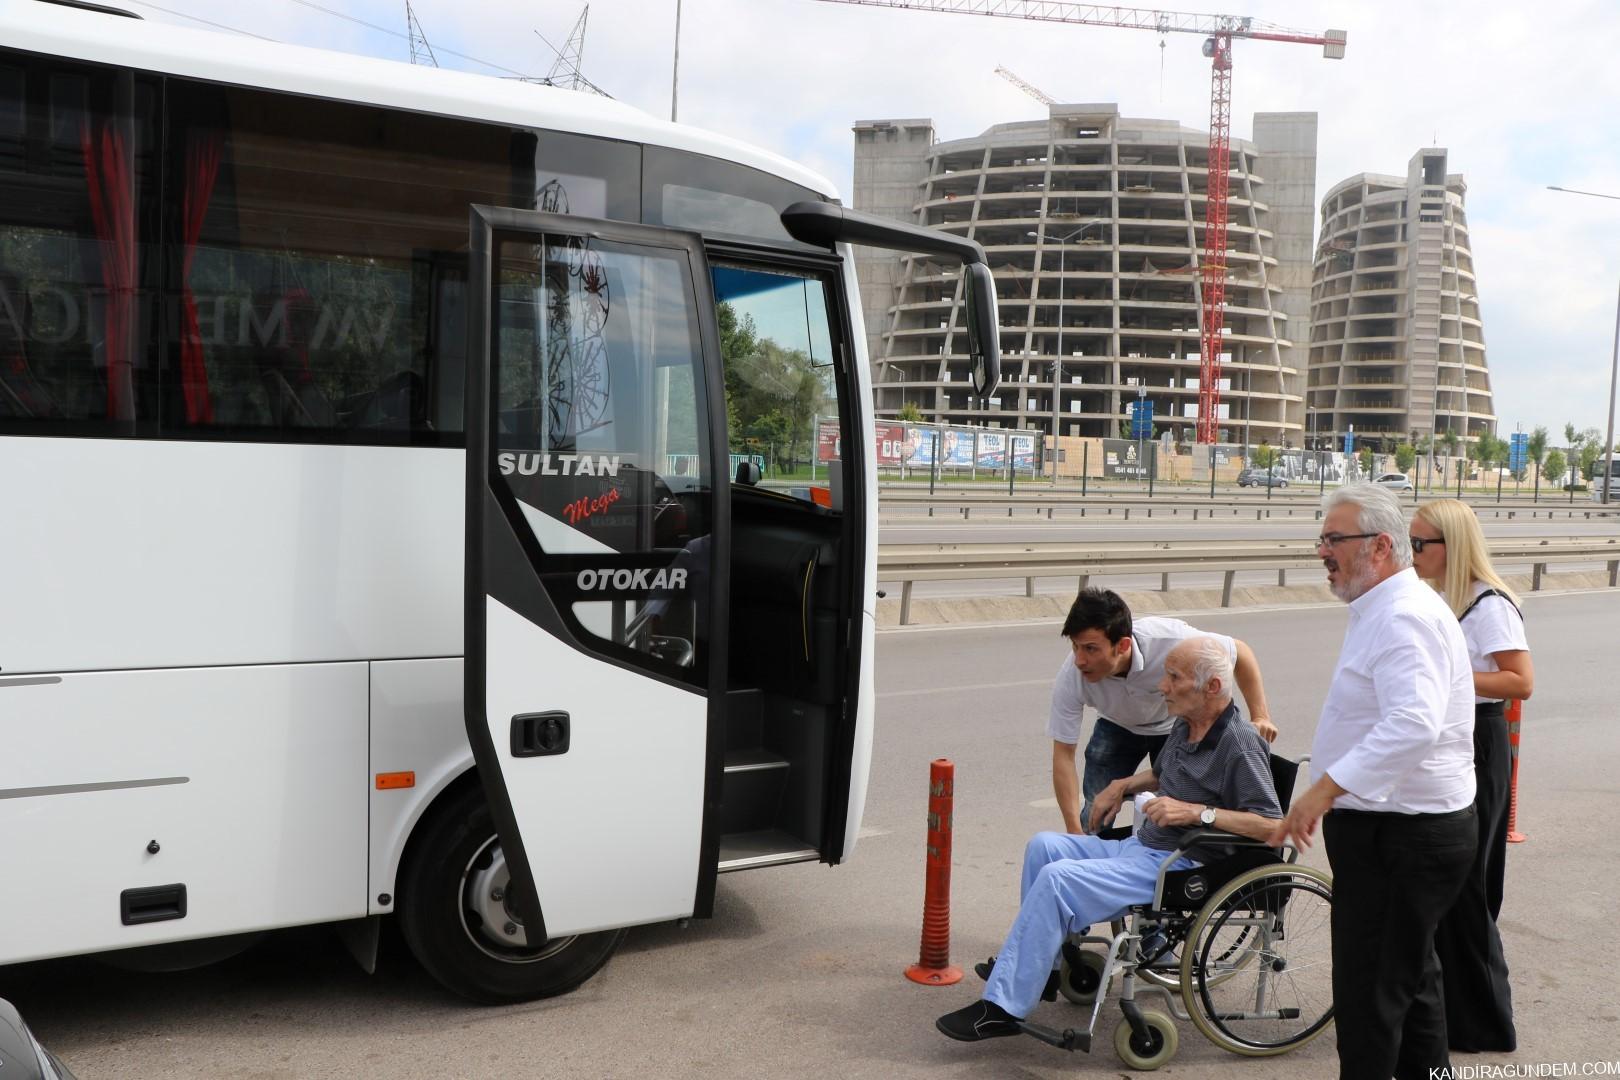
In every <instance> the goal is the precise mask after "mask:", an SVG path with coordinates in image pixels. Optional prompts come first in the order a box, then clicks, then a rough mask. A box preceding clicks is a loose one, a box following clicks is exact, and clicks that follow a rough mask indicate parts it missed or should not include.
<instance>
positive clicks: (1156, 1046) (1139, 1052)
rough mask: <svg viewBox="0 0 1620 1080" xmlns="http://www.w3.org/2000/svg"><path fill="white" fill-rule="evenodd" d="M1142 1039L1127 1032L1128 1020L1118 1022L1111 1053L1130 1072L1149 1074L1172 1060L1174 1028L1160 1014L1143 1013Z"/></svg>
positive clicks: (1171, 1023)
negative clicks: (1132, 1070) (1140, 1071)
mask: <svg viewBox="0 0 1620 1080" xmlns="http://www.w3.org/2000/svg"><path fill="white" fill-rule="evenodd" d="M1142 1020H1143V1022H1144V1023H1146V1024H1147V1026H1148V1030H1147V1034H1146V1036H1138V1035H1137V1034H1136V1032H1134V1031H1132V1030H1131V1022H1130V1021H1129V1020H1121V1021H1120V1022H1119V1026H1118V1027H1116V1028H1115V1029H1114V1052H1115V1053H1116V1054H1118V1055H1119V1060H1121V1061H1123V1062H1124V1063H1125V1064H1126V1065H1128V1066H1130V1067H1131V1068H1133V1069H1141V1070H1142V1071H1144V1072H1152V1071H1153V1070H1154V1069H1157V1068H1158V1067H1159V1066H1161V1065H1163V1064H1164V1063H1165V1062H1167V1061H1169V1060H1170V1059H1171V1058H1173V1057H1175V1056H1176V1040H1177V1035H1176V1025H1175V1023H1174V1022H1173V1021H1172V1020H1171V1019H1170V1018H1169V1017H1168V1016H1166V1015H1164V1013H1159V1012H1144V1013H1143V1014H1142Z"/></svg>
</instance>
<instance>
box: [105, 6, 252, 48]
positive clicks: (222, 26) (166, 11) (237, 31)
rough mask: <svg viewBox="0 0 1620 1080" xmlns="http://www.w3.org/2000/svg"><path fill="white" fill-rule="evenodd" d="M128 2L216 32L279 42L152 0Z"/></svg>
mask: <svg viewBox="0 0 1620 1080" xmlns="http://www.w3.org/2000/svg"><path fill="white" fill-rule="evenodd" d="M126 2H127V3H131V4H139V5H140V6H141V7H147V8H151V9H152V10H153V11H161V12H163V14H165V15H173V16H175V17H176V18H180V19H190V20H191V21H192V22H200V23H202V24H203V25H204V26H212V27H213V28H214V29H216V30H227V31H229V32H230V33H233V34H242V35H244V36H246V37H250V38H258V39H259V40H260V41H272V42H274V41H276V40H277V39H276V38H272V37H265V36H264V35H263V34H255V33H253V32H252V31H250V30H242V29H239V28H238V27H235V26H226V25H225V24H224V23H217V22H210V21H209V20H207V19H204V18H201V17H199V16H197V15H188V14H187V13H186V12H184V11H174V10H173V9H171V8H166V7H160V6H159V5H157V4H153V3H151V2H150V0H126Z"/></svg>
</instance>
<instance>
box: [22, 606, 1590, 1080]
mask: <svg viewBox="0 0 1620 1080" xmlns="http://www.w3.org/2000/svg"><path fill="white" fill-rule="evenodd" d="M1617 614H1620V606H1617V602H1616V598H1615V594H1614V593H1613V592H1612V591H1605V592H1594V593H1588V594H1581V595H1562V596H1537V597H1533V598H1531V599H1530V600H1529V601H1528V603H1527V615H1528V619H1529V624H1530V635H1531V642H1532V645H1533V646H1534V648H1535V656H1536V667H1537V690H1536V695H1535V697H1534V699H1533V700H1532V701H1531V702H1530V703H1529V705H1528V706H1527V711H1526V719H1525V725H1524V757H1523V763H1522V773H1521V780H1520V806H1519V826H1520V828H1521V830H1522V831H1524V832H1525V833H1526V834H1528V836H1529V840H1528V842H1526V843H1524V844H1519V845H1514V846H1513V847H1512V848H1511V849H1510V852H1509V867H1508V882H1507V901H1506V906H1505V909H1504V911H1503V916H1502V922H1501V925H1502V929H1503V934H1504V938H1505V941H1506V946H1507V953H1508V960H1509V963H1510V964H1511V966H1512V969H1513V986H1514V992H1515V999H1516V1005H1517V1010H1518V1021H1519V1034H1520V1045H1521V1049H1520V1050H1519V1051H1518V1052H1517V1053H1515V1054H1512V1055H1502V1056H1498V1055H1464V1056H1459V1058H1458V1059H1457V1061H1458V1064H1477V1065H1484V1064H1492V1065H1513V1066H1515V1067H1518V1068H1529V1067H1531V1066H1534V1065H1536V1064H1542V1063H1552V1062H1578V1063H1586V1062H1617V1061H1620V1006H1616V1005H1615V1004H1614V1001H1615V994H1614V971H1615V967H1616V960H1617V959H1620V948H1617V944H1620V931H1617V928H1616V923H1615V921H1614V920H1613V919H1611V918H1609V917H1608V916H1609V915H1610V914H1611V913H1612V911H1613V909H1614V906H1615V901H1614V898H1615V897H1616V896H1617V895H1620V860H1616V859H1615V857H1614V850H1615V844H1614V824H1613V823H1614V822H1615V821H1616V820H1620V780H1617V778H1616V775H1615V767H1616V762H1617V761H1620V726H1617V725H1616V724H1615V722H1614V714H1615V706H1614V692H1615V690H1614V688H1615V681H1614V678H1613V671H1614V670H1615V656H1616V653H1615V650H1616V647H1617V645H1616V635H1615V630H1616V628H1617V626H1620V619H1617ZM1195 621H1196V622H1198V623H1199V624H1200V625H1204V626H1207V627H1208V628H1210V629H1212V630H1219V631H1222V632H1227V633H1233V634H1236V635H1238V636H1240V637H1242V638H1244V639H1245V640H1247V641H1248V642H1249V643H1250V644H1251V645H1253V646H1254V648H1255V649H1256V651H1257V653H1258V655H1259V657H1260V659H1261V663H1262V665H1263V668H1264V671H1265V675H1266V683H1267V689H1268V693H1269V696H1270V698H1271V704H1272V709H1273V714H1274V716H1275V717H1276V719H1277V720H1278V723H1279V725H1280V726H1281V728H1282V736H1281V740H1280V746H1281V748H1282V749H1283V750H1284V751H1285V752H1287V753H1290V754H1298V753H1301V752H1304V751H1305V750H1306V749H1307V748H1308V747H1309V745H1310V739H1311V734H1312V731H1313V728H1314V724H1315V717H1316V714H1317V710H1318V708H1319V707H1320V703H1321V694H1322V690H1323V687H1324V684H1325V681H1326V679H1327V677H1328V674H1329V672H1330V671H1331V668H1332V664H1333V660H1334V656H1335V653H1336V651H1337V648H1338V644H1339V641H1340V638H1341V636H1342V632H1343V627H1344V621H1345V613H1344V610H1343V608H1342V607H1340V606H1338V605H1332V606H1324V607H1315V608H1302V609H1294V610H1286V611H1265V612H1254V613H1242V612H1233V613H1224V614H1220V615H1210V616H1205V617H1199V618H1197V619H1195ZM1062 655H1063V644H1062V642H1061V641H1060V640H1059V639H1058V638H1057V634H1056V628H1055V627H1054V626H1048V625H1040V626H1000V627H994V628H976V629H975V628H965V629H908V630H896V631H887V632H884V633H882V634H880V636H879V644H878V660H879V695H880V700H879V703H878V706H879V707H878V713H879V731H878V736H877V743H876V751H875V757H874V762H873V768H872V777H871V781H872V782H871V788H870V793H869V797H868V801H867V812H866V818H865V824H866V830H867V833H866V836H865V838H864V839H863V840H862V841H861V843H860V846H859V849H858V850H857V852H856V853H855V856H854V858H853V860H852V861H851V862H850V863H848V864H847V865H845V866H841V867H836V868H827V867H823V866H819V865H798V866H790V867H781V868H776V869H770V870H760V871H753V872H748V873H742V874H734V875H727V876H725V877H722V878H721V882H720V888H719V895H718V900H717V910H716V916H715V918H713V919H712V920H708V921H704V922H698V923H693V924H692V925H691V926H690V927H688V928H685V929H682V928H680V927H678V926H675V925H663V926H654V927H644V928H639V929H636V930H633V931H631V933H630V937H629V938H628V940H627V941H626V944H625V946H624V948H623V949H622V950H621V952H620V953H619V954H618V955H617V956H616V957H615V958H614V959H613V961H612V962H611V963H610V964H609V965H608V966H607V968H606V969H604V970H603V971H602V972H601V973H600V974H599V975H598V976H597V977H596V978H595V979H593V980H592V981H591V982H589V983H587V984H586V985H585V986H584V987H582V988H581V989H580V990H578V991H576V992H575V993H573V994H570V995H568V996H566V997H563V998H559V999H553V1000H550V1001H545V1002H539V1003H535V1004H532V1005H526V1006H516V1007H510V1008H499V1009H487V1008H478V1007H474V1006H469V1005H466V1004H464V1003H462V1002H460V1001H458V1000H456V999H454V998H452V997H449V996H448V995H446V994H445V993H444V992H442V991H441V990H439V989H438V987H437V986H436V985H435V984H434V983H433V982H432V981H431V980H429V979H428V978H427V977H426V976H425V975H424V974H423V973H422V972H421V971H420V970H419V969H418V968H417V967H416V965H415V964H414V962H413V961H412V960H411V958H410V957H409V955H408V954H407V953H406V952H405V950H404V949H403V947H402V946H401V945H400V944H399V942H398V941H397V939H393V938H385V941H384V955H383V961H382V965H381V968H380V970H379V972H378V973H377V974H376V975H374V976H367V975H364V974H363V973H361V972H360V971H359V970H358V969H356V968H355V966H354V965H353V963H352V962H351V961H350V960H349V959H348V956H347V954H346V953H345V952H344V950H343V949H342V947H341V946H340V945H339V944H338V943H337V941H336V940H335V938H334V937H333V936H332V935H331V934H330V933H329V932H327V931H323V930H318V929H316V930H300V931H292V932H286V933H281V934H276V935H272V936H271V938H269V939H268V940H267V941H266V942H265V943H264V944H263V945H261V946H260V947H258V948H256V949H255V950H253V951H251V952H249V953H247V954H245V955H243V956H241V957H238V958H236V959H234V960H231V961H227V962H225V963H222V964H219V965H216V966H214V967H211V968H206V969H201V970H197V971H191V972H182V973H176V974H168V975H136V974H131V973H127V972H122V971H116V970H112V969H109V968H106V967H104V966H102V965H101V964H99V963H97V962H95V961H92V960H85V959H73V960H64V961H52V962H45V963H39V964H32V965H26V966H21V967H16V968H11V969H0V995H3V996H6V997H8V998H11V999H12V1000H13V1001H15V1002H16V1003H17V1004H18V1005H19V1006H20V1007H21V1008H22V1010H23V1013H24V1015H25V1016H26V1017H27V1018H28V1019H29V1020H30V1021H31V1022H32V1023H33V1024H34V1025H35V1027H36V1028H37V1030H38V1032H39V1034H40V1035H41V1037H42V1038H44V1040H45V1041H46V1042H47V1043H48V1044H49V1045H50V1046H52V1047H53V1048H54V1049H56V1050H57V1051H58V1052H59V1053H60V1054H61V1055H62V1056H63V1057H64V1058H65V1059H66V1060H67V1061H68V1063H69V1064H70V1065H71V1066H72V1067H73V1068H74V1069H75V1070H76V1071H77V1073H78V1074H79V1076H80V1077H82V1078H83V1080H99V1078H107V1077H120V1078H141V1077H207V1078H254V1080H270V1078H277V1080H280V1078H290V1077H299V1078H302V1077H345V1078H350V1077H379V1078H392V1077H422V1076H450V1077H480V1078H481V1077H502V1078H506V1077H620V1076H623V1077H632V1076H634V1077H645V1076H649V1075H652V1076H680V1077H688V1076H696V1077H740V1078H741V1077H746V1078H755V1077H778V1076H780V1077H788V1076H795V1077H796V1076H802V1075H806V1074H816V1075H831V1076H837V1077H840V1078H841V1080H855V1078H863V1077H873V1078H878V1077H882V1078H888V1077H929V1078H939V1077H947V1078H948V1077H962V1078H967V1077H974V1078H978V1077H984V1076H997V1077H1000V1076H1012V1077H1024V1078H1039V1077H1053V1078H1056V1077H1068V1076H1073V1075H1075V1074H1077V1073H1079V1074H1084V1075H1096V1076H1110V1077H1117V1076H1120V1075H1122V1074H1123V1073H1124V1070H1123V1068H1122V1066H1121V1064H1120V1062H1119V1061H1118V1059H1117V1058H1116V1057H1115V1056H1114V1055H1113V1053H1112V1050H1111V1043H1110V1042H1107V1041H1104V1040H1106V1039H1107V1038H1108V1036H1110V1035H1111V1033H1112V1026H1113V1024H1114V1022H1115V1021H1116V1020H1117V1018H1118V1012H1117V1009H1115V1008H1113V1007H1109V1008H1107V1009H1105V1012H1104V1024H1105V1027H1104V1028H1103V1029H1102V1030H1101V1031H1100V1033H1099V1034H1100V1035H1101V1036H1102V1038H1100V1039H1099V1042H1100V1043H1102V1045H1101V1046H1099V1048H1098V1050H1097V1051H1096V1052H1095V1053H1093V1054H1092V1055H1090V1056H1084V1055H1070V1054H1066V1053H1064V1052H1062V1051H1059V1050H1055V1049H1052V1048H1050V1047H1047V1046H1044V1045H1041V1044H1039V1043H1037V1042H1035V1041H1034V1040H1032V1039H1026V1038H1019V1039H1003V1040H996V1041H994V1042H991V1043H986V1044H980V1045H963V1044H959V1043H953V1042H950V1041H948V1040H946V1039H945V1038H943V1037H942V1036H940V1035H938V1034H937V1033H936V1032H935V1031H934V1029H933V1019H934V1017H935V1016H937V1015H939V1014H941V1013H943V1012H946V1011H948V1010H950V1009H954V1008H957V1007H959V1006H960V1005H963V1004H966V1003H967V1002H969V1001H971V1000H972V999H973V998H974V997H975V996H976V992H977V983H976V980H975V979H974V977H973V976H972V974H971V973H969V974H968V975H967V978H966V981H965V982H964V983H962V984H960V985H957V986H955V987H948V988H925V987H919V986H914V985H912V984H911V983H909V982H907V981H906V980H905V979H904V978H903V977H902V975H901V972H902V970H903V968H904V967H905V966H906V964H908V963H910V962H912V961H913V960H914V959H915V957H916V948H917V942H918V930H919V926H920V916H921V908H922V882H923V832H924V815H925V802H926V795H927V779H928V762H929V761H930V760H931V759H933V758H936V757H942V756H943V757H949V758H951V759H952V760H954V761H955V763H956V769H957V772H956V791H957V797H956V807H955V821H956V832H955V845H956V846H955V860H954V882H953V893H954V895H953V909H952V919H953V931H954V937H953V957H954V958H955V959H956V960H957V962H958V963H961V964H963V965H964V966H968V965H970V964H971V963H972V961H974V960H976V959H980V958H983V957H984V956H987V955H989V954H991V953H993V952H994V951H995V950H996V948H997V947H998V945H999V940H1000V936H1001V934H1002V933H1003V932H1004V931H1005V929H1006V927H1007V925H1008V923H1009V922H1010V920H1011V917H1012V914H1013V912H1014V910H1015V906H1016V902H1017V862H1018V859H1019V857H1020V852H1021V850H1022V846H1023V842H1024V840H1025V838H1026V837H1027V836H1028V834H1030V833H1031V832H1033V831H1035V830H1037V829H1040V828H1048V827H1053V826H1054V825H1055V824H1056V823H1057V820H1058V819H1057V814H1056V811H1055V809H1053V808H1052V804H1051V802H1050V795H1051V792H1050V779H1049V778H1050V771H1049V767H1048V762H1049V746H1050V744H1049V743H1048V742H1047V740H1046V739H1045V736H1044V734H1043V726H1044V716H1045V710H1046V702H1047V696H1048V686H1049V681H1050V678H1051V675H1052V673H1053V671H1054V670H1055V668H1056V666H1057V664H1058V663H1059V661H1060V658H1061V657H1062ZM1605 671H1607V672H1610V675H1608V676H1605V675H1604V674H1603V673H1604V672H1605ZM603 857H604V858H633V857H634V852H633V851H627V852H604V853H603ZM1309 861H1313V862H1320V861H1321V855H1320V852H1319V851H1313V852H1312V853H1311V854H1310V856H1309ZM17 869H18V868H13V872H16V870H17ZM40 887H42V888H48V887H49V883H48V882H42V883H41V885H40ZM1078 1016H1079V1013H1078V1011H1077V1010H1075V1009H1074V1008H1073V1007H1072V1006H1069V1005H1067V1004H1066V1003H1063V1002H1061V1001H1060V1002H1059V1003H1057V1004H1053V1005H1043V1006H1041V1009H1040V1011H1039V1012H1038V1013H1037V1017H1038V1018H1040V1019H1042V1020H1043V1021H1046V1022H1049V1023H1053V1024H1057V1025H1064V1024H1073V1023H1074V1022H1075V1021H1076V1019H1077V1018H1078ZM1180 1031H1181V1051H1180V1054H1179V1055H1178V1056H1177V1058H1176V1059H1175V1061H1173V1062H1172V1063H1171V1064H1170V1065H1169V1066H1167V1067H1166V1068H1165V1069H1164V1070H1163V1071H1162V1075H1164V1076H1170V1077H1176V1076H1180V1077H1187V1078H1194V1077H1196V1078H1200V1080H1202V1078H1206V1077H1214V1078H1224V1077H1231V1078H1237V1077H1240V1076H1241V1077H1243V1078H1245V1080H1256V1078H1259V1080H1265V1078H1281V1077H1310V1076H1332V1075H1335V1074H1336V1059H1335V1055H1334V1041H1333V1040H1334V1034H1333V1033H1332V1032H1331V1031H1330V1032H1329V1033H1328V1034H1326V1035H1324V1036H1323V1037H1322V1038H1320V1039H1318V1040H1317V1041H1316V1042H1314V1043H1312V1044H1311V1045H1309V1046H1307V1047H1306V1048H1304V1049H1303V1050H1301V1051H1298V1052H1296V1053H1294V1054H1292V1055H1288V1056H1285V1057H1282V1058H1274V1059H1259V1060H1251V1059H1242V1058H1238V1057H1235V1056H1232V1055H1228V1054H1226V1053H1224V1052H1223V1051H1220V1050H1217V1049H1216V1048H1215V1047H1214V1046H1213V1045H1212V1044H1210V1043H1209V1042H1207V1041H1205V1040H1204V1039H1203V1038H1201V1037H1200V1036H1199V1035H1198V1033H1197V1031H1196V1030H1195V1029H1194V1028H1193V1027H1192V1026H1191V1025H1190V1024H1186V1023H1183V1024H1181V1025H1180ZM1518 1075H1530V1074H1529V1073H1519V1074H1518ZM1566 1075H1578V1074H1566Z"/></svg>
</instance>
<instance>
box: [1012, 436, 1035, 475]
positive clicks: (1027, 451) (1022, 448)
mask: <svg viewBox="0 0 1620 1080" xmlns="http://www.w3.org/2000/svg"><path fill="white" fill-rule="evenodd" d="M1012 448H1013V469H1015V470H1016V471H1018V472H1034V471H1035V436H1033V435H1014V436H1013V437H1012Z"/></svg>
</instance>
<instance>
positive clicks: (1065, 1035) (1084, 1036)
mask: <svg viewBox="0 0 1620 1080" xmlns="http://www.w3.org/2000/svg"><path fill="white" fill-rule="evenodd" d="M1018 1030H1019V1031H1022V1032H1023V1033H1024V1034H1025V1035H1033V1036H1035V1037H1036V1038H1037V1039H1039V1040H1041V1042H1043V1043H1046V1044H1047V1045H1048V1046H1055V1047H1057V1048H1058V1049H1059V1050H1078V1051H1080V1052H1081V1053H1082V1054H1089V1053H1091V1032H1089V1031H1076V1030H1075V1029H1074V1028H1064V1029H1063V1030H1062V1031H1058V1030H1057V1029H1056V1028H1049V1027H1043V1026H1042V1025H1040V1024H1031V1023H1030V1022H1029V1021H1027V1020H1026V1021H1023V1022H1022V1023H1020V1024H1019V1025H1018Z"/></svg>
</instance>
